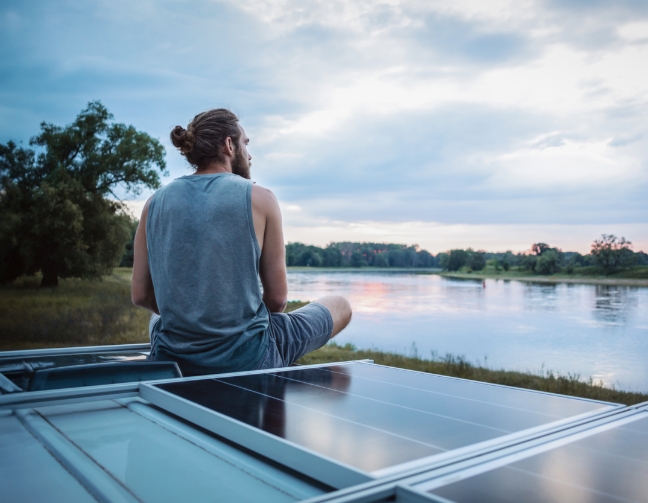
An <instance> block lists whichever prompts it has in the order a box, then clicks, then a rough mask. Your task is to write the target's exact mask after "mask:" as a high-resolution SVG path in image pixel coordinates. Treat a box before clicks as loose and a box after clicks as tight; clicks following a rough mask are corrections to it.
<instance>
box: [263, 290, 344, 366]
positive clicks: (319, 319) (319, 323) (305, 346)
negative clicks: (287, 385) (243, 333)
mask: <svg viewBox="0 0 648 503" xmlns="http://www.w3.org/2000/svg"><path fill="white" fill-rule="evenodd" d="M332 333H333V317H332V316H331V313H330V312H329V310H328V309H327V308H326V307H324V306H323V305H322V304H319V303H317V302H311V303H310V304H307V305H305V306H304V307H300V308H299V309H297V310H295V311H292V312H291V313H287V314H285V313H270V324H269V325H268V335H269V341H268V349H267V351H266V354H265V355H264V356H263V358H262V359H261V362H260V363H259V365H257V367H256V368H255V370H260V369H274V368H279V367H288V366H289V365H292V364H293V363H295V362H296V361H297V360H299V359H300V358H301V357H302V356H304V355H305V354H306V353H310V352H311V351H314V350H316V349H318V348H321V347H322V346H323V345H324V344H326V343H327V342H328V341H329V339H330V338H331V334H332Z"/></svg>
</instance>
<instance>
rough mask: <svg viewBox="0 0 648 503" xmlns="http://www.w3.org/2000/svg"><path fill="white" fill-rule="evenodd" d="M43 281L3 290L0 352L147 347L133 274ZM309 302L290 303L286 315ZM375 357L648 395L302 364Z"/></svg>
mask: <svg viewBox="0 0 648 503" xmlns="http://www.w3.org/2000/svg"><path fill="white" fill-rule="evenodd" d="M39 281H40V278H23V279H21V280H18V281H16V282H15V283H14V284H12V285H3V286H1V287H0V351H8V350H13V349H36V348H51V347H67V346H88V345H101V344H129V343H137V342H148V321H149V318H150V314H149V313H148V311H146V310H144V309H141V308H138V307H135V306H134V305H133V304H132V303H131V300H130V281H131V270H130V269H128V268H119V269H116V270H115V271H114V273H113V274H112V275H111V276H109V277H106V278H104V280H103V281H80V280H66V281H61V283H60V286H59V287H58V288H53V289H51V288H45V289H42V288H39V287H38V284H39ZM306 303H307V302H291V303H289V305H288V308H287V309H286V311H292V310H294V309H297V308H299V307H301V306H303V305H305V304H306ZM365 358H368V359H372V360H374V361H375V362H376V363H380V364H383V365H390V366H394V367H401V368H407V369H412V370H419V371H422V372H432V373H436V374H443V375H449V376H454V377H462V378H466V379H474V380H477V381H485V382H492V383H498V384H505V385H509V386H517V387H521V388H528V389H535V390H540V391H549V392H553V393H561V394H566V395H574V396H580V397H585V398H593V399H598V400H606V401H611V402H618V403H625V404H633V403H638V402H642V401H646V400H648V394H640V393H628V392H623V391H620V390H616V389H611V388H605V387H603V386H600V385H597V384H595V383H593V382H592V381H591V379H590V380H587V379H585V380H583V379H580V378H579V377H578V376H560V375H554V374H552V373H550V372H548V373H545V374H544V375H535V374H530V373H524V372H511V371H504V370H494V369H489V368H484V367H481V366H478V365H473V364H471V363H470V362H468V361H466V360H465V359H463V358H461V357H455V356H451V355H449V356H446V357H445V358H441V359H437V360H424V359H420V358H413V357H408V356H403V355H398V354H393V353H385V352H382V351H377V350H356V349H355V348H353V347H352V346H348V345H347V346H337V345H334V344H333V345H328V346H325V347H323V348H321V349H319V350H317V351H315V352H313V353H311V354H309V355H307V356H306V357H304V358H302V360H301V361H300V363H304V364H308V363H321V362H334V361H343V360H359V359H365Z"/></svg>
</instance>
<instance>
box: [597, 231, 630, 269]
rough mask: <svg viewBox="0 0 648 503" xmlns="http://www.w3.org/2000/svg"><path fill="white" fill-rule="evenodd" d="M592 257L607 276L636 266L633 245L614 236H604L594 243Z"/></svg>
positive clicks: (624, 239)
mask: <svg viewBox="0 0 648 503" xmlns="http://www.w3.org/2000/svg"><path fill="white" fill-rule="evenodd" d="M592 257H594V262H595V263H596V265H598V266H599V267H601V268H602V269H603V271H604V272H605V274H612V273H614V272H617V271H620V270H621V269H624V268H626V267H630V266H632V265H633V264H634V260H635V257H634V253H633V252H632V243H631V242H630V241H626V238H624V237H622V238H621V239H618V238H617V237H616V236H615V235H614V234H603V235H602V236H601V239H596V240H595V241H594V242H593V243H592Z"/></svg>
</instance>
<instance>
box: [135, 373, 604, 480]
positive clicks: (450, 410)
mask: <svg viewBox="0 0 648 503" xmlns="http://www.w3.org/2000/svg"><path fill="white" fill-rule="evenodd" d="M150 386H151V388H155V389H159V390H163V391H164V392H166V393H167V394H171V396H172V397H173V396H175V397H180V398H182V399H184V400H186V401H188V402H189V403H192V404H197V405H200V406H202V407H205V408H207V409H210V410H212V411H214V412H216V413H218V414H220V415H222V416H224V417H226V418H230V419H232V420H236V421H240V422H241V423H244V424H246V425H248V426H251V427H253V428H255V429H257V430H260V431H262V432H265V433H268V434H271V435H273V436H274V437H277V438H279V439H282V440H286V441H288V442H290V445H294V446H298V447H299V448H302V449H306V450H307V451H308V452H310V453H312V454H313V455H321V456H325V457H327V458H328V459H332V460H334V461H336V462H339V463H342V464H344V465H348V466H350V467H354V468H355V469H359V470H362V471H364V472H365V473H368V474H372V473H373V474H375V475H374V476H380V475H383V474H385V473H386V472H385V470H393V469H394V467H396V466H399V465H402V464H404V463H408V462H413V461H416V460H421V459H424V458H430V457H431V456H435V455H438V454H442V453H444V452H447V451H448V450H454V449H459V448H472V447H471V446H474V445H475V444H479V443H481V442H486V441H495V440H497V439H501V438H504V437H507V436H510V435H511V434H515V433H519V432H521V431H528V429H529V428H535V427H542V426H546V425H548V424H555V423H556V422H557V421H560V420H565V419H566V418H569V417H572V418H573V417H574V416H578V415H582V414H588V413H590V414H591V413H595V412H596V411H597V410H600V411H603V410H607V409H609V408H610V405H609V404H605V403H600V402H594V401H587V400H580V399H572V398H568V397H561V396H557V395H549V394H543V393H535V392H529V391H524V390H519V389H515V388H506V387H501V386H492V385H486V384H482V383H477V382H473V381H466V380H460V379H451V378H445V377H441V376H435V375H432V374H424V373H419V372H411V371H403V370H400V369H394V368H390V367H382V366H378V365H372V364H366V363H360V362H355V363H350V364H344V365H331V366H327V367H319V368H312V367H311V368H305V369H300V368H290V369H282V370H277V371H271V372H262V373H249V374H244V375H235V376H229V377H228V376H222V377H212V378H205V379H198V380H187V381H182V382H171V383H163V384H156V385H150ZM166 396H167V398H165V399H164V400H162V401H161V402H160V405H161V406H163V407H164V403H168V402H167V401H166V400H168V395H166ZM147 399H150V400H152V401H153V402H154V403H155V401H156V399H157V394H155V393H153V394H152V396H151V397H147ZM162 402H164V403H162ZM184 403H185V404H186V403H187V402H184ZM174 412H175V413H178V411H177V410H174ZM181 414H182V413H181ZM221 424H222V423H221ZM203 426H204V425H203ZM217 429H218V428H217ZM212 431H215V432H216V433H219V431H216V430H212ZM250 445H253V442H252V441H251V442H250ZM248 447H250V446H248ZM252 448H253V447H252ZM266 455H267V454H266ZM417 462H418V461H417ZM293 468H294V467H293ZM309 474H310V475H311V476H313V474H312V473H309ZM328 483H330V481H328Z"/></svg>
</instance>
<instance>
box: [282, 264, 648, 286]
mask: <svg viewBox="0 0 648 503" xmlns="http://www.w3.org/2000/svg"><path fill="white" fill-rule="evenodd" d="M288 271H289V272H312V273H323V272H324V273H409V274H438V275H439V276H441V277H444V278H453V279H472V280H485V279H502V280H508V281H510V280H517V281H523V282H527V283H545V284H558V283H570V284H576V285H607V286H641V287H648V278H632V277H619V276H592V275H580V274H571V275H570V274H552V275H550V276H541V275H539V274H538V275H529V274H528V273H521V272H518V271H508V272H506V271H499V272H495V271H487V272H484V271H479V272H470V273H469V272H443V270H442V269H439V268H429V267H428V268H423V267H301V266H299V267H288Z"/></svg>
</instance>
